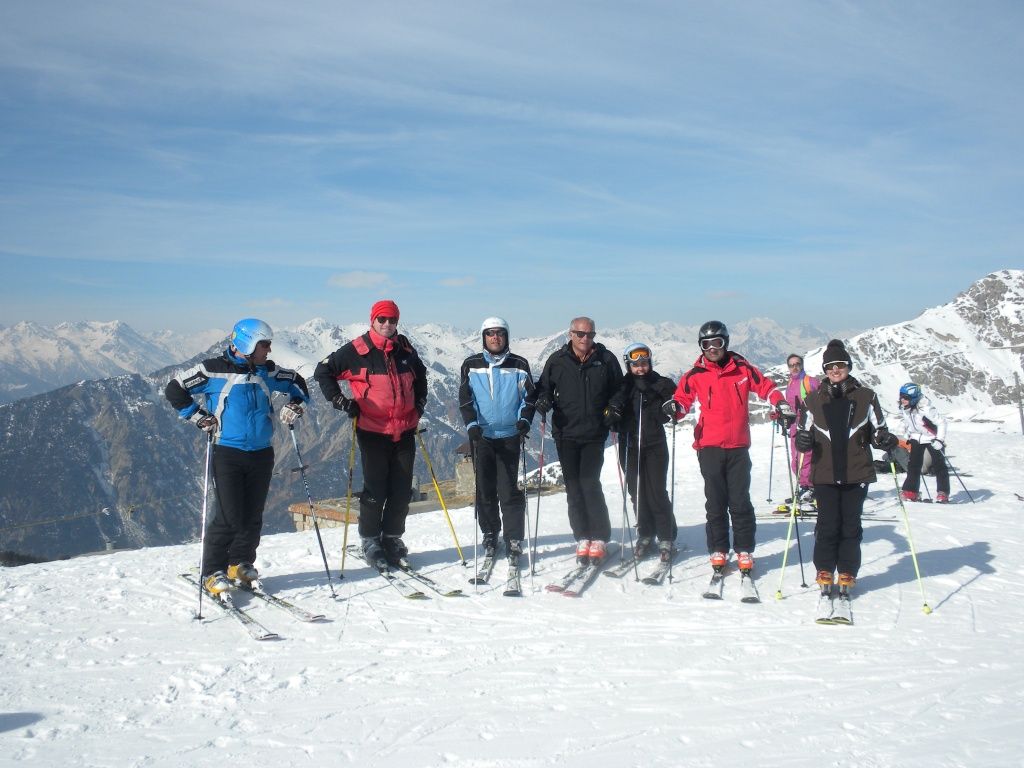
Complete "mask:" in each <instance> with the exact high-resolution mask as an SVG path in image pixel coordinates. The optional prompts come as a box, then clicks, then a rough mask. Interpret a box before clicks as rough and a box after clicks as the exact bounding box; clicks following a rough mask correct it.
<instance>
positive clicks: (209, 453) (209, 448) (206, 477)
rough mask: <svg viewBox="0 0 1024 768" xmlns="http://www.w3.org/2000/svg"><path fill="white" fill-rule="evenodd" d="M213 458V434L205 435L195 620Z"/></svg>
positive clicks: (201, 596) (201, 587)
mask: <svg viewBox="0 0 1024 768" xmlns="http://www.w3.org/2000/svg"><path fill="white" fill-rule="evenodd" d="M212 457H213V432H207V433H206V463H205V470H204V472H203V522H202V528H200V530H199V612H198V613H196V619H199V620H201V619H202V618H203V566H204V565H206V563H205V562H204V557H205V555H206V510H207V509H208V503H207V502H208V501H209V498H210V463H211V461H212Z"/></svg>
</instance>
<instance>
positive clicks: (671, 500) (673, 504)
mask: <svg viewBox="0 0 1024 768" xmlns="http://www.w3.org/2000/svg"><path fill="white" fill-rule="evenodd" d="M669 508H670V509H671V511H672V523H673V525H674V526H675V529H674V531H673V533H674V535H673V538H672V545H673V546H675V543H676V542H675V537H676V536H678V535H679V526H678V524H676V422H675V419H673V420H672V493H671V496H670V498H669ZM674 561H675V557H673V556H672V551H671V550H669V561H668V583H669V584H671V583H672V563H673V562H674Z"/></svg>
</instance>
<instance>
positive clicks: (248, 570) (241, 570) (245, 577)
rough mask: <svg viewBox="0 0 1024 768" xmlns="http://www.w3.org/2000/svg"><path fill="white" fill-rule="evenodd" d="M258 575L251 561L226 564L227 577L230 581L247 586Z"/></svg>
mask: <svg viewBox="0 0 1024 768" xmlns="http://www.w3.org/2000/svg"><path fill="white" fill-rule="evenodd" d="M259 577H260V574H259V571H257V570H256V569H255V568H254V567H253V566H252V564H251V563H237V564H236V565H229V566H228V578H229V579H231V580H232V581H237V582H240V583H241V584H243V585H245V586H247V587H248V586H249V585H251V584H252V583H253V582H254V581H256V580H257V579H258V578H259Z"/></svg>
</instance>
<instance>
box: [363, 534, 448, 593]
mask: <svg viewBox="0 0 1024 768" xmlns="http://www.w3.org/2000/svg"><path fill="white" fill-rule="evenodd" d="M348 553H349V554H350V555H352V556H353V557H355V558H358V559H359V560H360V561H361V562H363V563H366V564H367V565H368V566H370V568H371V569H373V570H374V571H376V572H377V574H379V575H380V577H381V578H382V579H384V580H385V581H386V582H387V583H388V585H389V586H390V587H391V588H392V589H394V590H395V591H396V592H398V594H400V595H401V596H402V597H404V598H407V599H409V600H428V599H429V595H427V593H426V592H424V591H423V590H424V588H426V589H427V590H428V591H430V592H433V593H434V594H436V595H440V596H441V597H459V596H461V595H462V590H461V589H451V588H449V587H448V586H447V585H444V584H440V583H438V582H436V581H434V580H433V579H432V578H430V577H429V576H427V575H425V574H423V573H420V572H419V571H418V570H416V569H415V568H413V567H412V566H411V565H410V564H409V562H408V561H407V560H406V559H405V558H402V559H401V560H400V561H399V563H398V567H397V568H392V567H391V566H390V565H388V562H387V560H385V559H383V558H381V559H380V560H377V561H376V562H369V561H367V559H366V558H365V557H364V556H363V549H362V547H359V546H356V545H354V544H351V545H349V547H348Z"/></svg>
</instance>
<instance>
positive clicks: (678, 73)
mask: <svg viewBox="0 0 1024 768" xmlns="http://www.w3.org/2000/svg"><path fill="white" fill-rule="evenodd" d="M1022 30H1024V6H1022V5H1021V4H1020V3H1017V2H982V3H978V4H969V5H965V4H963V3H958V2H952V1H940V2H905V3H899V4H890V3H881V2H867V3H845V2H825V3H822V2H785V3H782V2H766V3H757V4H750V3H744V2H738V1H737V2H720V3H714V4H710V3H698V2H688V3H682V2H642V1H641V2H635V3H629V4H623V3H618V2H610V1H609V2H602V1H595V2H564V3H558V4H551V3H542V2H533V1H532V0H527V1H525V2H483V3H470V2H451V3H441V2H385V3H355V2H337V1H333V0H332V2H305V3H301V4H295V5H288V6H287V7H285V6H282V5H281V4H280V3H277V2H260V1H259V0H245V2H241V1H237V2H233V1H231V0H226V1H224V2H218V3H214V4H211V3H204V2H188V1H184V2H175V3H155V2H148V1H147V0H132V1H131V2H127V1H126V0H125V1H121V0H107V1H105V2H103V3H97V2H78V1H74V2H59V1H58V0H35V1H34V2H31V3H28V2H20V1H19V2H6V3H3V4H2V6H0V270H2V280H0V299H2V301H0V324H3V325H11V324H13V323H16V322H18V321H20V320H33V321H36V322H41V323H45V324H54V323H57V322H61V321H65V320H113V319H118V320H124V321H126V322H128V323H129V324H131V325H132V326H134V327H136V328H138V329H139V330H143V331H153V330H157V329H162V328H170V329H173V330H176V331H197V330H200V329H205V328H210V327H217V328H226V327H229V326H230V325H231V324H232V323H233V322H234V321H235V320H236V319H238V318H239V317H244V316H253V315H254V316H257V317H261V318H263V319H265V320H267V321H268V322H269V323H271V325H283V326H294V325H297V324H299V323H301V322H304V321H305V320H308V319H310V318H312V317H315V316H322V317H325V318H327V319H328V320H332V321H335V322H351V321H352V320H354V319H360V318H363V317H366V316H367V315H368V311H369V307H370V305H371V304H372V303H373V302H374V301H375V300H376V299H378V298H381V297H390V298H394V299H395V300H396V301H397V302H398V304H399V306H400V307H401V310H402V318H403V321H404V322H410V323H413V324H420V323H427V322H442V323H448V324H451V325H454V326H456V327H466V328H469V327H474V326H476V325H478V324H479V322H480V321H481V320H482V319H483V318H484V317H486V316H489V315H494V314H499V315H503V316H504V317H506V318H507V319H508V320H509V321H510V323H511V324H512V326H513V328H514V331H515V333H516V334H517V335H536V334H542V333H548V332H551V331H552V330H556V329H560V328H563V327H565V326H567V324H568V320H569V319H570V318H572V317H573V316H576V315H580V314H586V315H590V316H592V317H593V318H594V319H595V320H596V321H597V324H598V327H599V328H600V327H601V326H604V327H621V326H623V325H627V324H629V323H631V322H633V321H636V320H645V321H651V322H661V321H677V322H680V323H700V322H702V321H704V320H707V319H709V318H712V317H713V318H716V319H720V320H723V321H725V322H727V323H728V322H736V321H740V320H746V319H749V318H751V317H770V318H773V319H775V320H777V321H779V322H781V323H783V324H797V323H806V322H810V323H812V324H817V325H819V326H821V327H829V328H843V329H850V330H862V329H866V328H870V327H873V326H876V325H881V324H887V323H893V322H899V321H901V320H905V319H910V318H911V317H913V316H915V315H917V314H918V313H919V312H920V311H922V310H923V309H926V308H928V307H931V306H935V305H938V304H941V303H944V302H946V301H949V300H950V299H952V298H953V297H954V296H955V295H956V294H957V293H959V292H960V291H962V290H964V289H965V288H967V287H968V286H969V285H970V284H971V283H972V282H973V281H975V280H977V279H979V278H981V277H982V276H984V275H986V274H988V273H990V272H992V271H995V270H997V269H1003V268H1012V267H1019V266H1020V265H1021V264H1022V263H1024V259H1022V257H1021V239H1022V238H1021V231H1020V227H1019V215H1020V210H1021V208H1022V205H1021V203H1022V197H1024V196H1022V190H1024V136H1022V134H1021V132H1020V126H1021V125H1022V124H1024V102H1022V100H1021V99H1020V93H1021V92H1022V90H1024V54H1022V53H1021V49H1020V46H1019V45H1018V44H1017V43H1018V41H1019V37H1020V33H1021V31H1022Z"/></svg>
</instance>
